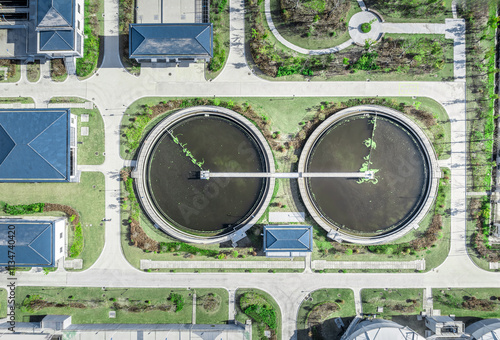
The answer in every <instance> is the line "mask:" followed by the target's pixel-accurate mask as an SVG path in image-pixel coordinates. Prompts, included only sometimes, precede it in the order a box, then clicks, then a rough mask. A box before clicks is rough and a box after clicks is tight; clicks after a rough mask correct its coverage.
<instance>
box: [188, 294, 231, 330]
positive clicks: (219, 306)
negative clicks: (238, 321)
mask: <svg viewBox="0 0 500 340" xmlns="http://www.w3.org/2000/svg"><path fill="white" fill-rule="evenodd" d="M195 292H196V323H198V324H225V323H227V322H228V321H229V320H228V313H229V293H228V292H227V290H225V289H215V288H196V289H195Z"/></svg>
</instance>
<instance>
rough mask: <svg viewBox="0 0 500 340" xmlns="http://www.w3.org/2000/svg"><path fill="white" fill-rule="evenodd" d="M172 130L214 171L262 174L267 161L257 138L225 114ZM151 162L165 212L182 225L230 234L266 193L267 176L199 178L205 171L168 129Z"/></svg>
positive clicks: (152, 184)
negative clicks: (263, 157) (198, 174)
mask: <svg viewBox="0 0 500 340" xmlns="http://www.w3.org/2000/svg"><path fill="white" fill-rule="evenodd" d="M171 131H172V134H173V135H174V136H176V137H178V139H179V141H180V143H182V144H184V143H186V145H185V147H186V148H187V149H188V150H189V151H190V152H191V153H192V154H193V156H194V157H195V158H196V160H197V161H203V160H204V162H205V163H204V164H203V165H202V167H203V169H204V170H210V171H212V172H259V171H264V170H265V169H264V167H265V163H264V161H263V159H262V157H261V153H260V148H259V147H258V146H257V144H256V142H255V141H254V139H253V137H251V136H250V135H248V134H247V133H246V132H245V131H243V130H242V128H241V127H240V126H238V125H237V124H236V123H234V122H232V121H230V120H228V119H224V118H219V117H214V116H210V117H204V116H196V117H191V118H187V119H186V120H183V121H182V122H180V123H178V124H176V125H175V126H174V127H173V128H171ZM151 155H152V156H151V158H150V160H149V169H148V173H149V192H150V194H151V196H152V198H153V201H154V202H155V204H156V207H157V208H158V210H159V211H160V212H161V214H162V215H163V216H164V217H165V218H166V219H167V220H168V221H169V222H171V223H173V224H174V225H176V226H177V227H180V228H182V229H188V230H191V231H194V232H225V231H228V228H232V227H233V226H234V225H237V224H238V223H240V222H241V221H242V220H244V219H246V218H247V217H249V216H250V215H251V214H252V213H253V210H254V207H255V205H256V204H258V201H259V200H260V198H261V197H262V195H263V191H264V190H263V189H264V186H265V183H266V182H265V181H266V179H259V178H231V179H227V178H211V179H209V180H201V179H193V173H194V172H197V171H199V170H200V168H199V167H198V166H196V165H195V164H193V163H192V162H191V159H190V158H189V157H187V156H186V155H185V154H184V153H183V151H182V147H181V146H180V145H178V144H176V143H174V141H173V139H172V137H171V136H170V134H168V133H165V134H164V135H163V136H162V137H161V139H160V140H159V141H158V143H157V145H156V146H155V149H154V150H153V152H152V153H151Z"/></svg>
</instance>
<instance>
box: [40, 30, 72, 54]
mask: <svg viewBox="0 0 500 340" xmlns="http://www.w3.org/2000/svg"><path fill="white" fill-rule="evenodd" d="M74 46H75V36H74V31H73V30H71V31H68V30H66V31H43V32H40V51H72V50H73V49H74Z"/></svg>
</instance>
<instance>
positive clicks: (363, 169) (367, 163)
mask: <svg viewBox="0 0 500 340" xmlns="http://www.w3.org/2000/svg"><path fill="white" fill-rule="evenodd" d="M370 123H371V124H373V130H372V136H371V138H368V139H366V140H364V141H363V144H364V145H365V146H366V147H367V148H369V149H370V152H369V153H368V155H367V156H365V157H363V159H364V162H363V164H361V168H360V169H359V172H367V171H371V172H372V173H373V178H367V177H363V178H360V179H358V180H357V183H358V184H361V183H365V182H370V183H373V184H377V183H378V178H376V177H375V174H376V173H377V172H378V171H379V169H370V165H372V164H373V163H372V162H371V161H370V157H371V154H372V150H374V149H376V148H377V143H375V140H374V139H373V137H374V136H375V129H376V128H377V116H375V118H374V119H372V120H370Z"/></svg>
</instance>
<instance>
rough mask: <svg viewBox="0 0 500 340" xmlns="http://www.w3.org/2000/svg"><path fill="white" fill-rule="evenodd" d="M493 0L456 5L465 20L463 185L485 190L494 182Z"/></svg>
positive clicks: (496, 23) (495, 7)
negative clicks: (465, 108)
mask: <svg viewBox="0 0 500 340" xmlns="http://www.w3.org/2000/svg"><path fill="white" fill-rule="evenodd" d="M497 5H498V2H497V1H493V0H477V1H466V2H464V3H463V4H462V5H461V6H458V10H459V14H460V16H461V17H463V18H465V22H466V44H467V46H469V47H470V48H471V51H470V52H468V53H467V55H466V57H467V62H466V67H467V69H466V71H467V96H466V98H467V104H466V105H467V122H468V124H467V131H468V134H469V136H468V139H467V141H468V145H467V148H468V153H467V158H468V164H469V166H468V167H467V175H468V179H467V188H468V190H470V191H475V192H478V191H488V190H490V189H491V186H492V185H494V179H493V178H492V170H493V167H494V166H495V162H494V160H495V159H494V157H493V155H494V153H495V151H494V149H496V148H495V147H494V144H495V142H494V140H495V138H496V137H495V126H496V122H495V120H496V119H497V118H496V115H498V112H497V109H496V108H497V105H495V101H496V100H497V98H498V95H497V94H496V92H495V74H496V73H497V72H498V69H497V68H496V66H495V49H496V46H495V32H496V30H495V29H496V27H497V26H498V21H497V20H496V19H495V18H496V10H497Z"/></svg>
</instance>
